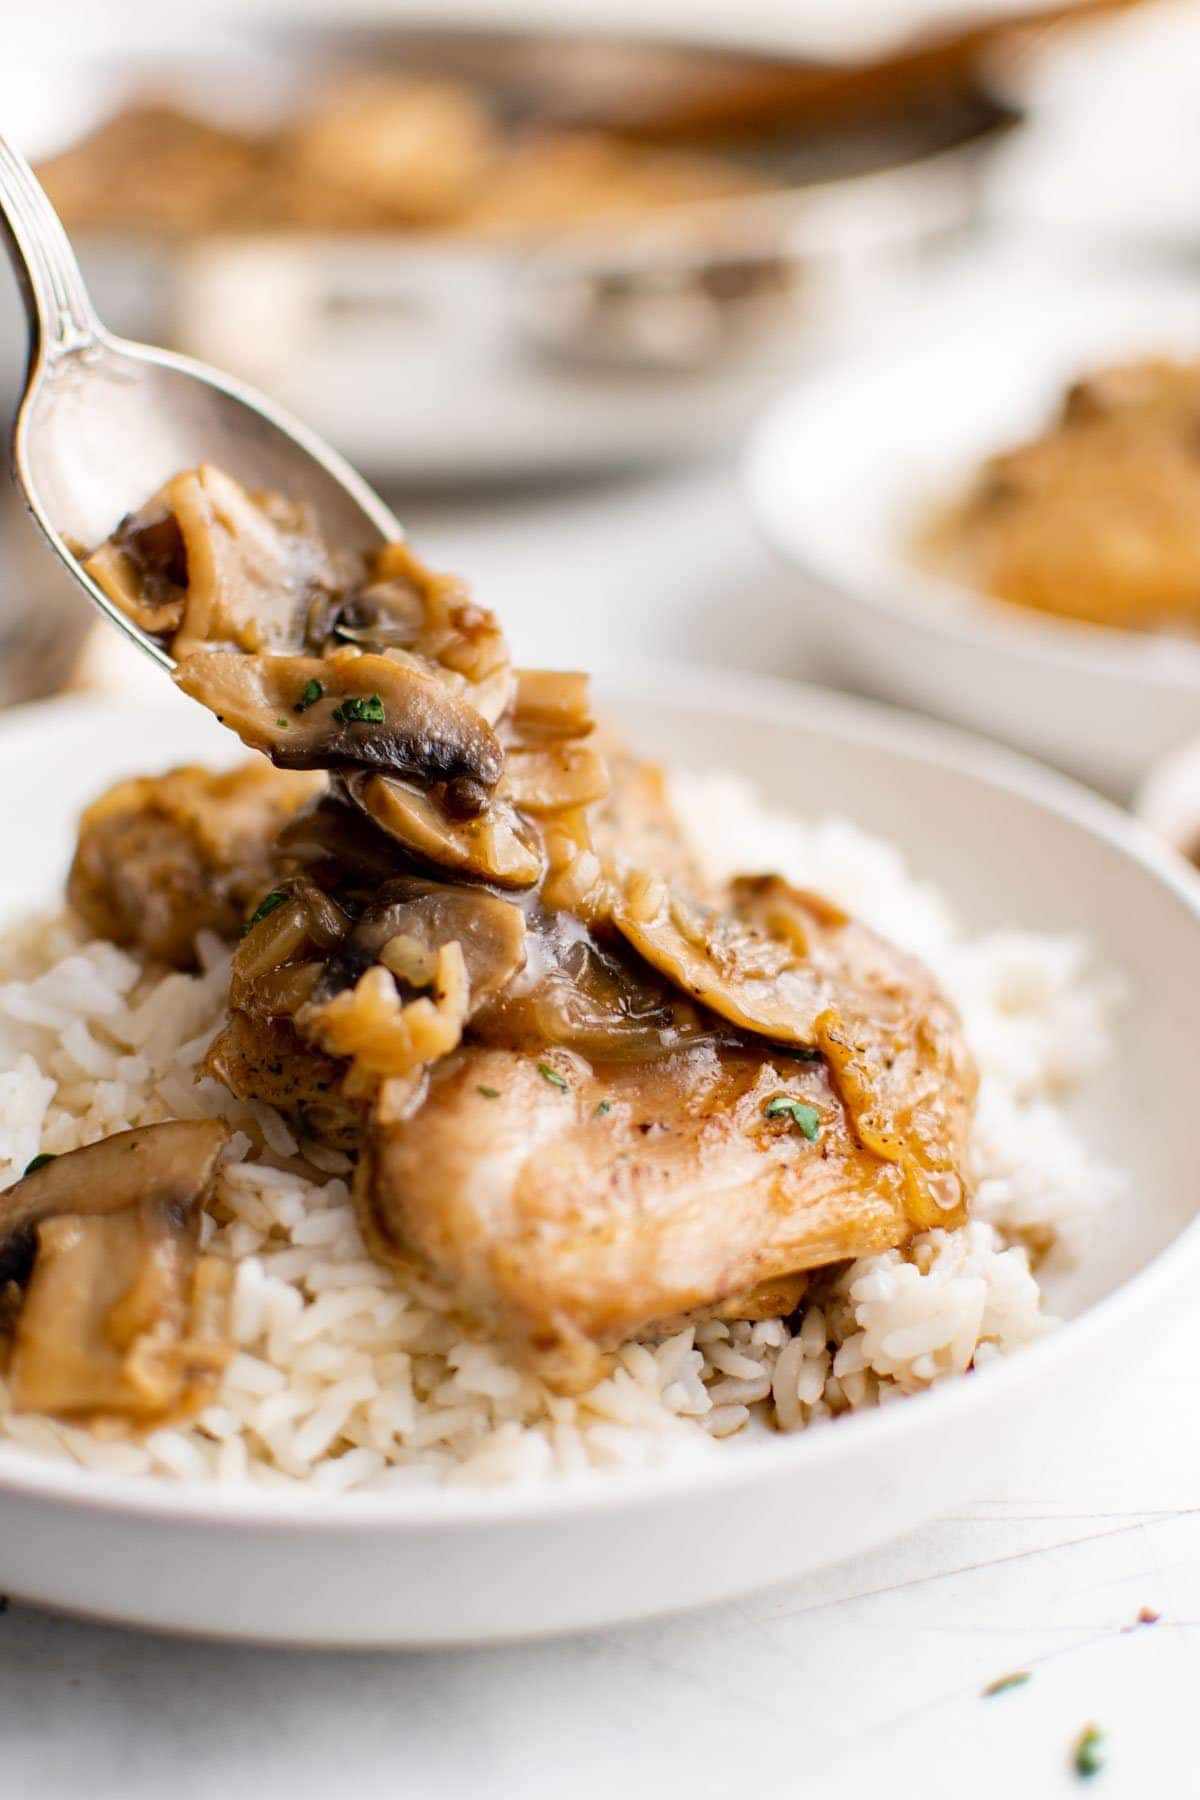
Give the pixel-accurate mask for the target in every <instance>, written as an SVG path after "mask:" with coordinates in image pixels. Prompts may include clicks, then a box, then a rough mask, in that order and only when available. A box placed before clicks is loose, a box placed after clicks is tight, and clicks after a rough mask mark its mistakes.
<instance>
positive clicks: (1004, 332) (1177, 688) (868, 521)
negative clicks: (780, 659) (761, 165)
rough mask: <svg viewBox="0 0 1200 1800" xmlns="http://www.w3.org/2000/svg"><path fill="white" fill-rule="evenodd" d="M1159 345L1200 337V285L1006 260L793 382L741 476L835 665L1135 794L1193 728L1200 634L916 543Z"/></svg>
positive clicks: (1185, 346)
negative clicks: (1132, 622) (984, 281)
mask: <svg viewBox="0 0 1200 1800" xmlns="http://www.w3.org/2000/svg"><path fill="white" fill-rule="evenodd" d="M1164 351H1166V352H1168V353H1170V352H1175V353H1178V354H1184V355H1188V354H1190V355H1196V354H1197V353H1200V300H1198V299H1197V296H1196V293H1195V290H1194V288H1193V287H1191V286H1190V285H1185V284H1182V283H1175V282H1168V281H1165V280H1164V281H1160V282H1155V283H1153V284H1149V283H1143V284H1129V283H1121V284H1115V283H1114V281H1113V279H1112V277H1111V275H1108V276H1102V275H1101V274H1100V273H1099V271H1098V270H1095V269H1093V270H1092V271H1091V272H1090V275H1089V272H1088V271H1087V270H1086V269H1080V270H1079V271H1077V273H1076V275H1075V277H1074V278H1073V279H1070V280H1048V279H1046V278H1044V277H1037V278H1033V279H1030V278H1028V277H1023V276H1022V274H1021V271H1020V270H1019V269H1017V270H1012V269H1010V270H1009V271H1008V272H1007V273H1006V274H1005V275H1004V276H1003V277H1002V278H998V279H997V280H996V281H995V282H994V283H992V284H991V285H990V287H988V288H987V289H986V290H985V291H984V292H983V293H982V294H976V295H975V297H974V298H973V300H972V301H971V303H970V304H968V305H965V306H963V305H958V304H955V305H947V304H943V305H941V306H940V307H935V308H934V310H933V311H932V312H931V314H930V315H929V316H928V317H927V318H926V319H925V320H924V321H923V323H922V326H921V327H920V329H919V331H918V332H916V333H913V334H912V335H910V336H909V337H908V338H907V339H905V341H904V342H903V343H901V344H900V345H898V346H897V347H896V348H894V349H892V350H890V351H888V352H886V353H881V354H875V355H872V356H871V357H870V358H863V359H861V360H857V361H852V362H847V363H844V364H841V365H839V366H838V367H836V368H833V369H831V370H828V371H826V372H824V373H822V374H820V375H817V376H814V377H812V378H810V379H808V380H804V381H801V382H798V383H797V384H796V385H795V386H793V387H792V388H791V390H790V391H789V392H788V394H787V395H786V396H785V397H784V398H783V399H782V400H781V401H780V402H779V403H778V405H777V406H776V407H775V409H774V410H773V411H772V412H771V413H770V414H769V415H768V417H767V418H766V420H765V421H764V422H763V424H762V425H761V426H760V427H759V429H758V431H757V433H756V435H755V437H754V439H753V440H752V443H751V447H750V451H749V455H748V460H747V485H748V490H749V496H750V502H751V505H752V507H753V509H754V512H755V514H756V515H757V518H758V520H759V522H760V524H761V526H762V527H763V529H764V530H765V532H766V534H767V536H768V537H769V538H770V540H771V541H772V542H773V543H774V544H775V545H776V547H777V548H778V549H779V550H780V551H782V553H783V555H784V556H785V557H786V558H787V559H788V561H789V562H791V563H792V564H793V565H794V567H795V569H796V582H795V588H794V593H795V603H796V606H797V608H798V609H800V611H801V612H802V615H803V624H804V629H805V631H806V632H807V634H808V644H809V646H810V647H811V648H812V649H813V650H814V651H815V652H816V653H817V655H818V657H820V658H821V659H822V660H823V662H824V663H825V665H826V666H827V667H828V668H829V669H830V670H831V671H833V672H834V673H836V675H837V676H838V677H839V679H841V680H843V681H845V682H847V683H848V684H850V685H852V686H854V687H856V688H859V689H862V690H866V691H869V692H875V693H879V694H882V695H884V696H885V697H887V698H890V699H895V700H900V701H904V702H906V703H907V704H908V705H910V706H916V707H919V708H922V709H923V710H925V711H927V712H930V713H933V714H935V715H938V716H940V717H942V718H946V719H950V720H952V721H954V722H955V723H957V724H962V725H968V726H971V727H973V728H975V729H976V730H979V731H983V732H986V733H988V734H989V735H990V736H992V737H996V738H999V739H1002V740H1003V741H1005V742H1007V743H1010V744H1013V745H1015V746H1017V747H1018V748H1020V749H1023V750H1028V751H1031V752H1032V753H1033V754H1035V755H1037V756H1041V757H1044V758H1045V759H1046V760H1047V761H1049V762H1052V763H1055V764H1057V765H1058V766H1060V767H1062V768H1064V769H1067V770H1069V771H1071V772H1072V773H1074V774H1077V775H1080V776H1082V777H1083V778H1085V779H1087V780H1090V781H1092V782H1094V783H1095V784H1096V785H1097V786H1100V787H1103V788H1105V789H1107V790H1109V791H1111V792H1113V793H1115V794H1118V795H1121V796H1124V795H1126V794H1127V793H1128V792H1129V790H1130V789H1131V788H1132V787H1133V785H1134V783H1135V782H1136V780H1137V778H1138V776H1139V775H1140V774H1141V773H1142V772H1143V771H1144V770H1145V769H1147V768H1148V767H1149V766H1150V765H1151V764H1152V763H1153V762H1154V761H1155V760H1156V759H1157V758H1158V757H1160V756H1162V755H1163V754H1164V753H1165V752H1166V751H1168V750H1170V749H1172V748H1173V747H1174V746H1175V745H1177V744H1178V743H1180V741H1181V740H1183V739H1185V738H1187V737H1188V736H1190V735H1192V734H1193V733H1194V732H1195V731H1196V730H1197V727H1198V726H1200V644H1195V643H1188V642H1185V641H1183V640H1182V639H1177V638H1168V637H1166V636H1159V637H1152V636H1149V635H1140V634H1137V633H1133V632H1125V631H1116V630H1112V629H1109V628H1107V627H1104V626H1095V625H1087V624H1076V623H1073V622H1070V621H1066V620H1063V621H1060V620H1056V619H1053V618H1049V617H1047V616H1045V615H1042V614H1039V613H1035V612H1032V611H1026V610H1025V609H1022V608H1020V607H1016V606H1010V605H1006V604H1004V603H1003V602H999V601H996V600H993V599H990V598H988V597H987V596H985V595H982V594H978V593H975V592H973V591H971V590H970V589H967V588H965V587H962V586H958V585H956V584H954V583H953V582H950V581H947V580H940V579H938V578H937V577H936V576H933V575H930V574H928V573H926V572H925V571H923V570H922V569H920V568H919V567H918V566H917V564H916V563H915V561H914V560H913V558H912V557H911V555H910V554H909V552H908V549H907V547H906V540H907V539H908V538H909V537H910V536H911V533H912V530H913V527H914V525H915V523H916V521H917V520H918V519H919V517H920V513H921V510H922V508H923V507H924V506H926V505H928V504H929V503H930V502H931V501H933V500H936V499H937V498H939V497H940V496H946V495H949V494H952V493H954V492H955V491H956V490H957V489H959V488H961V487H962V485H963V484H964V482H965V480H966V479H967V477H968V476H969V474H970V472H971V471H972V469H973V468H974V467H975V465H976V464H977V463H978V462H979V461H980V460H981V459H982V458H983V457H985V456H986V455H987V454H989V452H991V451H993V450H997V449H1000V448H1002V447H1003V446H1005V445H1006V444H1010V443H1013V442H1017V441H1019V440H1020V439H1021V438H1022V437H1024V436H1027V435H1029V434H1030V433H1032V432H1033V431H1035V430H1036V429H1037V428H1038V427H1039V426H1040V425H1041V424H1042V423H1044V422H1045V421H1046V420H1047V419H1048V418H1049V417H1050V416H1051V414H1052V412H1053V410H1054V408H1055V405H1056V403H1057V401H1058V399H1059V398H1060V396H1061V394H1062V391H1063V388H1064V387H1065V386H1066V384H1067V383H1068V382H1069V381H1071V380H1072V379H1073V378H1074V377H1075V376H1077V375H1079V374H1080V373H1082V372H1084V371H1086V370H1087V369H1089V368H1092V367H1095V366H1097V365H1099V364H1103V363H1104V362H1107V361H1110V360H1114V359H1120V358H1123V357H1127V356H1140V355H1146V354H1153V353H1155V352H1164Z"/></svg>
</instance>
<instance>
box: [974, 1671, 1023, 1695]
mask: <svg viewBox="0 0 1200 1800" xmlns="http://www.w3.org/2000/svg"><path fill="white" fill-rule="evenodd" d="M1031 1679H1032V1677H1031V1676H1030V1673H1029V1670H1028V1669H1014V1670H1013V1672H1012V1674H1011V1675H999V1676H997V1678H996V1680H995V1681H989V1682H988V1684H987V1686H986V1687H985V1688H984V1690H983V1697H984V1699H985V1700H990V1699H991V1698H992V1695H993V1694H1007V1693H1008V1692H1009V1690H1010V1689H1011V1688H1019V1687H1024V1686H1025V1683H1026V1682H1027V1681H1029V1680H1031Z"/></svg>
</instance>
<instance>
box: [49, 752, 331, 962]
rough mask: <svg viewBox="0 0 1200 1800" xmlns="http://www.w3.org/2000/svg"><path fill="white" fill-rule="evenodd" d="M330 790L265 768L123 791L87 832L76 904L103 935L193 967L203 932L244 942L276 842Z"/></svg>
mask: <svg viewBox="0 0 1200 1800" xmlns="http://www.w3.org/2000/svg"><path fill="white" fill-rule="evenodd" d="M323 786H324V781H323V778H322V777H321V776H317V775H290V774H281V773H279V772H277V771H276V770H274V769H272V768H271V767H270V766H269V765H268V764H267V763H265V762H263V761H261V760H258V759H256V760H255V761H254V762H249V763H244V764H243V765H242V766H241V767H240V768H236V769H229V770H225V771H222V772H220V773H218V772H215V771H213V770H211V769H201V768H190V767H189V768H182V769H173V770H171V772H170V773H169V774H167V775H157V776H139V777H136V778H135V779H134V780H132V781H119V782H118V783H117V784H116V786H115V787H112V788H109V790H108V792H107V793H105V794H102V795H101V796H100V798H99V799H98V800H94V801H93V802H92V804H91V806H89V807H88V809H87V811H86V812H85V813H84V815H83V818H82V819H81V821H80V825H79V841H78V843H77V845H76V849H75V858H74V861H73V862H72V864H71V873H70V875H69V877H68V880H67V895H68V898H69V900H70V902H71V905H72V906H73V907H74V909H75V911H76V912H77V913H78V914H79V916H80V918H81V919H82V920H83V922H84V924H85V925H86V926H87V927H88V929H89V930H91V931H94V932H95V933H96V934H97V936H99V937H104V938H109V939H111V941H112V942H113V943H114V944H136V945H138V946H139V947H140V948H142V949H143V950H145V951H146V952H147V953H148V954H149V955H150V956H152V957H155V958H156V959H157V960H159V961H160V962H166V963H170V964H172V965H173V966H174V967H175V968H180V969H186V968H191V967H192V966H193V965H194V963H195V958H196V934H197V932H199V931H214V932H216V933H217V935H218V936H219V937H223V938H235V937H236V936H237V935H238V933H239V931H240V930H241V928H242V925H243V923H244V921H245V918H246V915H247V913H248V912H250V911H251V910H252V909H253V907H254V905H255V903H256V902H257V901H258V900H259V899H260V898H261V896H262V894H263V891H264V889H266V888H267V887H269V886H270V883H271V879H272V877H273V874H274V870H275V850H274V841H275V837H276V834H277V832H278V831H279V829H280V827H281V826H282V825H283V823H284V822H285V820H287V819H288V818H290V817H291V816H292V815H293V814H294V813H295V812H296V810H297V808H298V807H300V806H302V805H304V804H305V802H307V801H309V800H311V799H312V798H313V796H314V795H315V794H317V793H319V792H320V791H321V789H322V788H323Z"/></svg>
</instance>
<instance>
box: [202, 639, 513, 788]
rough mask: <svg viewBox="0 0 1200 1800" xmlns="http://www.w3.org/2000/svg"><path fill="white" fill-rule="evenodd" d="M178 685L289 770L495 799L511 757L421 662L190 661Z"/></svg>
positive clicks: (343, 655)
mask: <svg viewBox="0 0 1200 1800" xmlns="http://www.w3.org/2000/svg"><path fill="white" fill-rule="evenodd" d="M175 680H176V681H177V682H178V684H179V686H180V687H181V688H182V689H183V691H184V693H185V694H190V695H191V697H192V698H193V699H194V700H199V701H200V702H201V704H202V705H204V706H207V707H208V708H209V709H210V710H211V711H212V712H214V713H216V715H217V717H218V719H220V720H221V722H222V724H225V725H228V726H229V727H230V729H231V730H233V731H236V732H237V734H238V736H239V737H240V738H241V740H242V742H243V743H244V744H248V745H249V747H250V748H251V749H252V750H263V751H265V752H266V754H267V755H268V756H269V757H270V758H271V760H272V762H274V763H276V764H278V766H279V767H280V768H283V769H323V768H367V769H388V770H391V771H393V772H395V773H396V774H400V775H407V776H411V777H413V778H414V779H416V780H419V781H423V782H434V781H456V780H466V781H469V782H473V783H476V784H478V786H480V787H481V788H484V789H487V790H489V791H490V790H491V789H492V788H493V787H495V785H496V782H497V781H498V780H499V779H500V774H501V770H502V768H503V762H504V757H503V752H502V751H501V748H500V745H499V743H498V742H497V740H496V736H495V733H494V732H493V731H492V729H491V727H490V726H489V725H488V724H487V723H486V721H485V720H484V719H482V718H481V717H480V715H479V714H478V713H477V712H476V711H475V709H474V707H473V706H471V705H470V704H469V703H468V702H467V701H465V700H463V699H460V698H458V697H457V696H456V695H454V694H451V693H449V692H448V691H447V689H446V687H445V686H444V685H443V684H442V683H441V682H440V681H438V679H437V678H436V676H434V675H433V674H431V673H428V672H426V671H425V670H423V669H421V668H420V667H419V666H417V665H416V664H414V663H408V662H396V661H394V660H393V659H392V658H391V657H386V656H359V655H358V654H356V653H355V652H352V651H340V652H337V653H336V654H335V655H333V656H328V657H308V656H222V655H208V654H202V655H197V656H189V657H185V658H184V660H183V661H182V662H181V663H180V664H179V665H178V667H177V668H176V670H175ZM356 715H357V716H356Z"/></svg>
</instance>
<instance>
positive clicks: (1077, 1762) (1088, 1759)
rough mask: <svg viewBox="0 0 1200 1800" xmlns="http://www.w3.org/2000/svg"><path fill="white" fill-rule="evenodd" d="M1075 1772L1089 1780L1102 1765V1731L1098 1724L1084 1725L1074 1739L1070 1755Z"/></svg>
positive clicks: (1096, 1773)
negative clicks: (1073, 1746)
mask: <svg viewBox="0 0 1200 1800" xmlns="http://www.w3.org/2000/svg"><path fill="white" fill-rule="evenodd" d="M1071 1762H1072V1765H1073V1767H1074V1770H1075V1773H1076V1774H1077V1775H1079V1776H1081V1777H1082V1778H1083V1780H1084V1781H1090V1780H1091V1778H1092V1776H1093V1775H1098V1774H1099V1773H1100V1771H1101V1769H1102V1768H1103V1767H1104V1733H1103V1732H1102V1731H1101V1729H1100V1727H1099V1726H1098V1725H1085V1726H1084V1728H1083V1730H1082V1731H1081V1732H1080V1734H1079V1736H1078V1737H1077V1738H1076V1739H1075V1749H1074V1752H1073V1754H1072V1757H1071Z"/></svg>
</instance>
